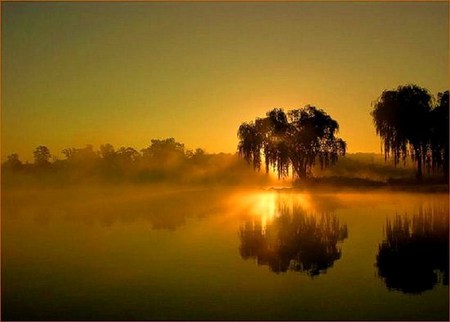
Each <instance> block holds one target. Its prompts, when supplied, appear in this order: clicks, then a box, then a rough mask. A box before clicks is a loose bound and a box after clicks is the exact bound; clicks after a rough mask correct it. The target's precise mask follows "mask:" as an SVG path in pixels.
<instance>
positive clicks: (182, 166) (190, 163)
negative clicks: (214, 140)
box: [2, 138, 262, 183]
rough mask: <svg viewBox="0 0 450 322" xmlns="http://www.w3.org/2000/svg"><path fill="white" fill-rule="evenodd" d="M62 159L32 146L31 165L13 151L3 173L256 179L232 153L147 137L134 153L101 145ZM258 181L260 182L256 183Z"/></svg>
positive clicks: (143, 178)
mask: <svg viewBox="0 0 450 322" xmlns="http://www.w3.org/2000/svg"><path fill="white" fill-rule="evenodd" d="M61 153H62V154H63V155H64V158H61V159H60V158H57V157H55V156H54V155H52V153H51V151H50V149H49V148H48V147H47V146H44V145H41V146H38V147H36V149H35V150H34V152H33V157H34V160H33V163H28V162H27V163H24V162H22V161H21V160H20V158H19V155H18V154H16V153H13V154H11V155H9V156H8V157H7V160H6V161H5V162H3V164H2V168H3V170H6V171H5V173H6V174H8V173H13V174H14V175H18V174H24V175H38V176H39V175H40V174H43V176H41V179H42V178H43V177H50V176H52V175H53V176H54V177H57V178H58V180H60V179H61V180H63V181H64V180H66V181H67V180H68V181H71V182H73V181H79V180H83V179H100V180H107V181H122V180H127V181H130V180H131V181H134V182H159V181H164V182H178V183H180V182H190V183H192V182H199V183H217V182H219V183H237V182H242V181H245V180H249V181H252V180H260V179H258V177H260V176H258V175H257V174H254V173H252V171H251V170H249V169H248V168H247V167H246V166H245V162H244V161H242V160H240V159H239V158H237V157H236V156H235V155H233V154H225V153H219V154H209V153H206V152H205V151H204V150H203V149H201V148H197V149H195V150H188V149H186V148H185V146H184V144H183V143H180V142H178V141H176V140H175V139H174V138H166V139H152V140H151V143H150V145H149V146H148V147H146V148H144V149H142V150H140V151H138V150H136V149H134V148H132V147H120V148H119V149H115V148H114V147H113V145H111V144H102V145H101V146H100V147H99V149H98V150H95V149H94V147H93V146H92V145H86V146H85V147H83V148H74V147H71V148H65V149H63V150H62V151H61ZM261 180H262V179H261Z"/></svg>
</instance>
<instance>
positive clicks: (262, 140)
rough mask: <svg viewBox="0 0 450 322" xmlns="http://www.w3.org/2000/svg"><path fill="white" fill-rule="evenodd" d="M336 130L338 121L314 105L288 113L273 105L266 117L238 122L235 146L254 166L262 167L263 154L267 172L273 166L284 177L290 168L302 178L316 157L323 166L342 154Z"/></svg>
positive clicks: (308, 171)
mask: <svg viewBox="0 0 450 322" xmlns="http://www.w3.org/2000/svg"><path fill="white" fill-rule="evenodd" d="M338 130H339V125H338V123H337V122H336V121H335V120H333V119H332V118H331V117H330V116H329V115H328V114H327V113H325V111H323V110H322V109H318V108H316V107H314V106H310V105H308V106H306V107H304V108H301V109H294V110H291V111H289V112H288V113H287V114H286V113H285V112H284V111H283V109H280V108H275V109H273V110H271V111H269V112H267V113H266V117H265V118H262V119H261V118H257V119H256V120H255V121H254V122H249V123H242V124H241V126H240V127H239V130H238V137H239V144H238V150H239V154H240V155H241V156H242V157H243V158H244V159H245V160H246V161H247V162H248V163H252V164H253V167H254V168H255V169H260V168H261V161H262V155H264V160H265V169H266V172H268V171H269V169H270V167H272V168H273V169H274V170H275V171H276V172H277V174H278V177H285V176H287V175H289V169H291V168H292V170H293V172H294V174H295V175H296V176H297V177H299V178H305V177H307V176H309V175H310V174H311V170H312V168H313V166H314V165H315V163H316V161H317V160H318V161H320V166H321V168H325V167H328V166H330V165H332V164H334V163H335V162H336V161H337V160H338V157H339V156H342V155H345V150H346V143H345V141H343V140H342V139H340V138H337V137H336V136H335V134H336V133H337V132H338Z"/></svg>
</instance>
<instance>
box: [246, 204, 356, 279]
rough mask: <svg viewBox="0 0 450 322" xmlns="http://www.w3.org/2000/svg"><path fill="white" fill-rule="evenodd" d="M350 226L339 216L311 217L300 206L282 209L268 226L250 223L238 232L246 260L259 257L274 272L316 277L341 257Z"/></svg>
mask: <svg viewBox="0 0 450 322" xmlns="http://www.w3.org/2000/svg"><path fill="white" fill-rule="evenodd" d="M347 235H348V233H347V226H346V225H341V224H340V223H339V220H338V219H337V217H336V216H334V215H332V214H330V213H322V214H321V215H320V216H315V215H308V214H307V213H306V212H305V211H304V210H303V209H301V208H300V207H298V206H295V205H294V207H293V208H292V212H291V211H290V209H289V207H288V206H287V205H285V204H284V205H282V206H281V207H280V208H279V216H278V217H276V218H275V219H274V220H273V221H272V222H269V223H268V224H267V225H266V226H265V227H263V225H262V224H261V222H260V221H256V222H253V223H252V222H247V223H245V224H244V225H243V227H242V228H241V230H240V232H239V236H240V239H241V246H240V248H239V252H240V255H241V257H242V258H243V259H248V258H256V259H257V263H258V265H268V266H269V267H270V269H271V270H272V271H273V272H275V273H280V272H286V271H287V270H293V271H298V272H305V273H307V274H308V275H310V276H316V275H319V274H321V273H323V272H325V271H326V270H327V269H328V268H329V267H331V266H333V263H334V261H336V260H338V259H339V258H340V257H341V250H340V247H339V246H338V242H340V241H343V240H344V239H345V238H347Z"/></svg>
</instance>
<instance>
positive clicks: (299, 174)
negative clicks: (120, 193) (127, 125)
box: [2, 85, 449, 181]
mask: <svg viewBox="0 0 450 322" xmlns="http://www.w3.org/2000/svg"><path fill="white" fill-rule="evenodd" d="M448 95H449V92H448V91H445V92H443V93H438V94H437V98H434V97H433V95H431V94H430V92H429V91H428V90H427V89H425V88H422V87H420V86H417V85H403V86H399V87H397V88H396V89H391V90H385V91H383V92H382V93H381V95H380V96H379V97H378V99H377V100H376V101H375V102H373V104H372V110H371V112H370V114H371V116H372V119H373V123H374V126H375V130H376V133H377V134H378V135H379V136H380V138H381V140H382V143H383V152H384V155H385V160H386V161H387V160H390V159H392V160H393V163H394V165H395V166H397V164H399V163H400V162H406V160H407V159H410V160H412V162H413V163H414V165H415V167H416V178H417V179H418V180H419V181H420V180H421V179H422V176H423V172H424V171H423V169H424V168H426V169H427V172H428V173H433V174H443V176H444V177H445V179H446V180H447V181H448V178H449V151H448V150H449V101H448ZM338 131H339V123H338V122H337V121H336V120H334V119H333V118H332V117H331V116H330V115H328V114H327V113H326V112H325V111H324V110H323V109H320V108H318V107H315V106H312V105H307V106H305V107H304V108H298V109H292V110H289V111H287V112H285V111H284V110H283V109H282V108H274V109H272V110H270V111H268V112H267V113H266V116H265V117H262V118H256V119H255V120H254V121H250V122H244V123H242V124H241V125H240V126H239V129H238V131H237V136H238V139H239V142H238V146H237V151H238V155H239V156H240V157H241V158H242V159H243V160H245V161H246V162H247V163H249V164H252V166H253V169H254V170H260V169H261V167H263V166H264V168H265V170H266V172H269V171H270V170H273V171H275V172H276V173H277V174H278V177H279V178H284V177H287V176H289V175H290V174H292V176H293V178H294V179H299V178H301V179H305V178H310V177H312V176H313V168H314V167H317V166H318V165H320V169H325V168H328V167H330V166H332V165H334V164H336V162H337V161H338V159H339V158H340V157H342V156H345V154H346V150H347V144H346V142H345V141H344V140H343V139H341V138H339V137H338V136H337V133H338ZM62 154H63V155H64V157H65V158H64V159H61V160H60V159H57V158H55V157H54V156H52V154H51V153H50V150H49V149H48V148H47V147H46V146H38V147H37V148H36V149H35V151H34V153H33V155H34V163H33V164H28V163H27V164H24V163H23V162H22V161H21V160H20V159H19V156H18V155H17V154H16V153H14V154H11V155H9V156H8V157H7V160H6V161H5V162H4V163H3V164H2V167H3V169H5V170H13V171H20V170H24V169H25V170H29V171H38V170H39V171H40V170H44V169H50V168H52V169H71V170H75V171H74V172H77V171H78V174H80V173H82V174H86V173H88V174H90V175H95V174H96V173H99V174H101V175H103V176H104V177H108V176H109V177H114V176H117V177H120V176H130V175H132V176H135V177H139V178H147V179H151V180H153V179H155V180H159V179H164V178H167V177H170V176H183V175H186V174H187V173H188V172H192V171H194V172H202V171H203V170H202V167H203V168H204V167H209V169H211V166H212V165H214V166H220V164H223V163H226V164H230V162H236V161H235V160H234V159H233V161H231V160H232V157H231V156H228V159H227V161H226V162H224V154H222V155H208V154H206V153H205V151H204V150H202V149H196V150H186V149H185V147H184V144H182V143H179V142H177V141H176V140H175V139H174V138H167V139H162V140H159V139H153V140H151V144H150V145H149V146H148V147H146V148H144V149H142V150H141V151H137V150H136V149H134V148H132V147H121V148H119V149H118V150H115V149H114V147H113V146H112V145H111V144H103V145H101V146H100V150H99V151H95V150H94V148H93V146H92V145H87V146H86V147H84V148H66V149H64V150H62ZM233 158H234V156H233ZM241 170H242V169H241ZM203 172H204V171H203ZM205 176H206V174H205Z"/></svg>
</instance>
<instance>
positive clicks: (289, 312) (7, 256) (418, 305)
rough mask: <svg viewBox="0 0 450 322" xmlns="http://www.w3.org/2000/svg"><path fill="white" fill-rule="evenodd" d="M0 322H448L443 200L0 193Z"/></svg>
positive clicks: (216, 191) (165, 191)
mask: <svg viewBox="0 0 450 322" xmlns="http://www.w3.org/2000/svg"><path fill="white" fill-rule="evenodd" d="M1 207H2V320H448V318H449V315H448V311H449V297H448V296H449V293H448V291H449V290H448V261H449V258H448V254H449V250H448V215H449V200H448V194H438V193H436V194H419V193H401V192H388V191H386V192H382V191H377V192H361V193H359V192H335V193H320V192H317V191H316V192H311V193H308V192H294V191H290V190H284V191H272V190H262V189H231V188H218V187H216V188H211V189H200V188H198V189H194V188H186V187H180V188H177V189H175V188H170V187H169V188H167V187H144V186H142V187H123V186H117V187H109V188H99V187H90V188H89V187H72V188H64V189H50V188H47V189H22V190H20V189H3V191H2V206H1Z"/></svg>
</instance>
